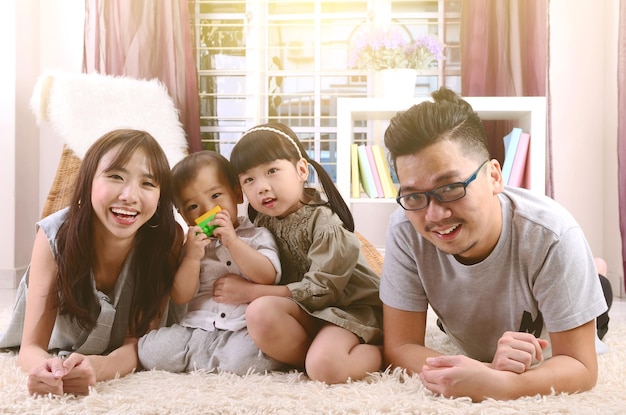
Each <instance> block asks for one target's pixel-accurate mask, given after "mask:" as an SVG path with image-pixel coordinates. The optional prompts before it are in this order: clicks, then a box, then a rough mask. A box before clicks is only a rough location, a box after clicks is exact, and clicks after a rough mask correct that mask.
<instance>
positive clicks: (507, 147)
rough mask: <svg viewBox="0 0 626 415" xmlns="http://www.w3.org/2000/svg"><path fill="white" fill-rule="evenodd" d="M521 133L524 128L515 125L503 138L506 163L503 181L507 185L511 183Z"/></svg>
mask: <svg viewBox="0 0 626 415" xmlns="http://www.w3.org/2000/svg"><path fill="white" fill-rule="evenodd" d="M521 135H522V129H521V128H518V127H514V128H513V129H512V130H511V132H510V133H508V134H507V135H506V136H504V138H503V141H504V163H502V182H503V183H504V184H505V185H508V184H509V177H511V169H512V168H513V160H515V152H516V151H517V145H518V144H519V139H520V136H521Z"/></svg>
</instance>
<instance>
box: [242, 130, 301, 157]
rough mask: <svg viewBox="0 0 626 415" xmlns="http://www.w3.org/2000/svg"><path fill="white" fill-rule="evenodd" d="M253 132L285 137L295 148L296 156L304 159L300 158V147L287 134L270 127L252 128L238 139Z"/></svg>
mask: <svg viewBox="0 0 626 415" xmlns="http://www.w3.org/2000/svg"><path fill="white" fill-rule="evenodd" d="M255 131H270V132H272V133H276V134H278V135H281V136H283V137H285V138H286V139H287V140H289V142H290V143H291V144H293V146H294V147H295V148H296V151H297V152H298V156H299V157H300V158H304V157H302V153H301V152H300V147H298V144H297V143H296V142H295V140H294V139H293V138H292V137H291V136H290V135H289V134H287V133H285V132H284V131H281V130H279V129H277V128H272V127H254V128H251V129H249V130H248V131H246V132H245V133H243V135H242V136H241V137H240V138H243V137H245V136H246V135H248V134H250V133H253V132H255Z"/></svg>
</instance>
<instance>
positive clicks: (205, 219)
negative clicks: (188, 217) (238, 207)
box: [195, 206, 222, 236]
mask: <svg viewBox="0 0 626 415" xmlns="http://www.w3.org/2000/svg"><path fill="white" fill-rule="evenodd" d="M220 210H222V208H221V207H219V206H215V207H214V208H213V209H211V210H209V211H208V212H206V213H205V214H203V215H202V216H200V217H199V218H197V219H196V220H195V222H196V225H198V226H199V227H200V228H201V229H202V232H204V233H205V234H206V236H211V235H213V231H214V230H215V228H217V225H213V226H209V225H207V223H209V222H211V221H212V220H213V218H214V217H215V215H216V214H217V212H219V211H220Z"/></svg>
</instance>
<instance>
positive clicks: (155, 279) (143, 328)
mask: <svg viewBox="0 0 626 415" xmlns="http://www.w3.org/2000/svg"><path fill="white" fill-rule="evenodd" d="M110 151H115V157H114V160H113V161H112V162H111V164H110V166H108V168H109V169H111V168H118V167H123V166H125V165H126V164H127V163H128V161H129V160H130V158H131V157H132V156H133V154H135V153H136V152H137V151H143V152H145V154H146V156H147V159H148V163H149V164H150V172H151V174H152V175H153V176H154V179H155V181H156V183H158V184H159V187H160V198H159V204H158V206H157V210H156V212H155V214H154V216H153V217H152V218H151V219H150V220H149V221H148V222H147V223H145V224H144V225H143V226H142V227H141V228H139V230H138V231H137V235H136V236H135V240H134V246H133V249H132V251H131V255H132V262H131V264H130V275H131V276H132V277H133V278H134V290H133V294H132V302H131V306H130V318H129V322H128V324H129V331H130V333H131V334H132V335H135V336H139V335H142V334H144V333H146V332H147V331H148V328H149V325H150V323H151V322H152V320H153V319H154V318H155V317H157V316H159V313H160V311H161V306H162V305H163V301H164V299H165V298H166V295H167V294H168V293H169V290H170V288H171V286H172V281H173V279H174V273H175V271H176V266H177V258H176V256H177V252H176V244H177V243H182V242H181V235H180V233H179V229H180V228H179V226H178V224H177V223H176V221H175V219H174V211H173V203H172V185H171V177H170V168H169V164H168V161H167V158H166V156H165V153H164V152H163V150H162V149H161V147H160V146H159V144H158V143H157V141H156V140H155V139H154V138H153V137H152V136H151V135H150V134H148V133H147V132H145V131H138V130H127V129H124V130H114V131H111V132H109V133H107V134H105V135H103V136H102V137H100V138H99V139H98V140H97V141H96V142H95V143H93V145H92V146H91V147H90V148H89V150H88V151H87V153H86V154H85V157H84V159H83V160H82V162H81V165H80V169H79V171H78V177H77V180H76V187H75V189H74V193H73V196H72V199H71V202H70V208H69V212H68V215H67V219H66V220H65V222H64V223H63V224H62V225H61V227H60V228H59V231H58V233H57V236H56V245H57V252H56V254H55V256H56V258H55V259H56V263H57V267H58V279H57V288H58V291H59V311H60V312H61V314H67V315H69V316H71V317H72V318H73V319H75V320H76V321H77V322H78V324H79V325H80V326H81V327H82V328H84V329H88V330H91V329H93V328H94V327H95V326H96V319H95V316H94V313H95V312H96V311H97V310H98V308H99V301H98V300H97V298H96V296H95V295H94V292H93V286H92V277H91V269H92V264H93V260H94V251H93V244H92V243H91V241H92V240H93V221H94V220H96V218H95V214H94V212H93V207H92V204H91V191H92V182H93V179H94V176H95V174H96V170H97V168H98V164H99V162H100V160H101V159H102V157H103V156H104V155H105V154H107V153H108V152H110Z"/></svg>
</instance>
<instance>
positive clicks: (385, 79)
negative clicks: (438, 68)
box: [374, 68, 417, 99]
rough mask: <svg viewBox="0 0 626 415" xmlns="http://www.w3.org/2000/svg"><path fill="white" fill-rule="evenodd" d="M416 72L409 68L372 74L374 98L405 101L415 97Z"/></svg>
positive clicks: (384, 70) (383, 70)
mask: <svg viewBox="0 0 626 415" xmlns="http://www.w3.org/2000/svg"><path fill="white" fill-rule="evenodd" d="M416 80H417V70H416V69H409V68H396V69H382V70H380V71H376V72H375V73H374V96H375V97H383V98H398V99H403V98H404V99H407V98H412V97H413V96H414V95H415V82H416Z"/></svg>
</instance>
